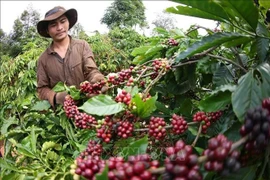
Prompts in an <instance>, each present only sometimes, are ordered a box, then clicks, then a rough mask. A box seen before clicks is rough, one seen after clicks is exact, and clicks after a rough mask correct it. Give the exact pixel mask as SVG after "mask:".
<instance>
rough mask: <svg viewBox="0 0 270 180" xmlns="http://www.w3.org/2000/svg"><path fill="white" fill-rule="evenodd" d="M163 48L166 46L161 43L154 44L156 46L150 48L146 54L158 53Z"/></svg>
mask: <svg viewBox="0 0 270 180" xmlns="http://www.w3.org/2000/svg"><path fill="white" fill-rule="evenodd" d="M162 49H164V46H163V45H161V44H159V45H157V46H154V47H152V48H150V49H148V50H147V51H146V52H145V54H146V55H147V54H150V53H157V52H158V51H160V50H162Z"/></svg>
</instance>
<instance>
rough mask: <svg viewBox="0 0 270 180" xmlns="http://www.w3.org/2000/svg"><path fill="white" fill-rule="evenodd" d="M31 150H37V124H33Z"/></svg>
mask: <svg viewBox="0 0 270 180" xmlns="http://www.w3.org/2000/svg"><path fill="white" fill-rule="evenodd" d="M31 150H32V151H33V152H34V153H36V152H37V135H36V133H35V126H33V125H32V126H31Z"/></svg>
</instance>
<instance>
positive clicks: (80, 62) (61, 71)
mask: <svg viewBox="0 0 270 180" xmlns="http://www.w3.org/2000/svg"><path fill="white" fill-rule="evenodd" d="M76 22H77V11H76V10H75V9H69V10H66V9H65V8H63V7H61V6H57V7H54V8H53V9H51V10H49V11H48V12H47V13H46V14H45V18H44V19H43V20H41V21H39V22H38V23H37V30H38V33H39V34H40V35H41V36H43V37H45V38H52V43H51V44H50V46H49V47H48V48H47V49H46V50H45V51H44V52H43V53H42V54H41V56H40V57H39V59H38V64H37V92H38V96H39V98H40V99H42V100H48V101H49V103H50V104H51V106H52V107H53V109H54V108H55V106H56V104H61V105H63V103H64V100H65V96H66V95H67V92H58V93H56V92H55V91H53V90H52V88H53V87H54V86H55V85H56V84H57V83H58V82H63V83H65V84H66V85H67V86H71V85H74V86H76V87H77V88H79V86H80V83H81V82H83V81H89V82H90V83H92V84H93V83H96V82H99V81H102V80H104V76H103V74H102V73H101V72H100V71H99V70H98V68H97V66H96V63H95V61H94V55H93V52H92V50H91V49H90V47H89V45H88V43H87V42H86V41H84V40H78V39H74V38H72V37H71V36H70V35H68V30H69V29H70V28H72V27H73V26H74V24H75V23H76ZM107 89H108V88H107V86H104V87H103V88H102V89H101V92H102V93H104V92H106V91H107Z"/></svg>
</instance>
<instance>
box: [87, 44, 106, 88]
mask: <svg viewBox="0 0 270 180" xmlns="http://www.w3.org/2000/svg"><path fill="white" fill-rule="evenodd" d="M83 71H84V79H85V80H87V81H89V82H90V83H92V84H93V83H96V82H98V81H102V80H104V79H105V78H104V75H103V74H102V73H101V72H100V71H99V70H98V68H97V65H96V63H95V61H94V55H93V52H92V50H91V48H90V46H89V44H88V43H87V42H86V41H84V47H83Z"/></svg>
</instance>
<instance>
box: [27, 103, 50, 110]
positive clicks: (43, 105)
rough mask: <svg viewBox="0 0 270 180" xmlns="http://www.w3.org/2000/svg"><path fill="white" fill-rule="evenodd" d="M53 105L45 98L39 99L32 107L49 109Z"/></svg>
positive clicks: (33, 108) (34, 108)
mask: <svg viewBox="0 0 270 180" xmlns="http://www.w3.org/2000/svg"><path fill="white" fill-rule="evenodd" d="M50 107H51V105H50V103H49V101H47V100H43V101H38V102H36V103H35V104H34V106H33V107H32V108H31V110H32V111H47V110H48V109H49V108H50Z"/></svg>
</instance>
